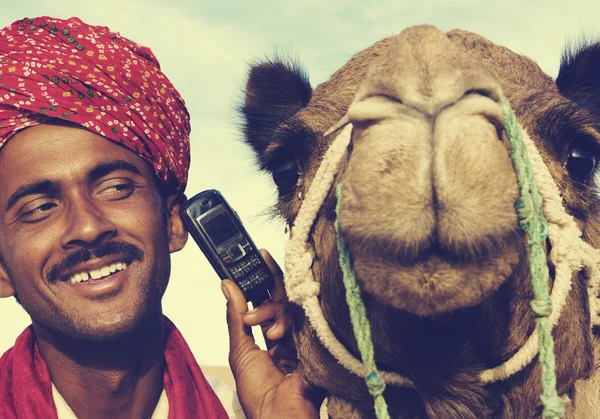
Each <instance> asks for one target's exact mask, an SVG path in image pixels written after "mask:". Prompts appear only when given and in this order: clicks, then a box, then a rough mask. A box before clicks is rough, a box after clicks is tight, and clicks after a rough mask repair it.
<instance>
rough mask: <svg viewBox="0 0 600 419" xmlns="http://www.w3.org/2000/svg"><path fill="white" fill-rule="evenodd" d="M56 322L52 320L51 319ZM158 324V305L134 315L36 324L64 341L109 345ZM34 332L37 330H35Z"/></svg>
mask: <svg viewBox="0 0 600 419" xmlns="http://www.w3.org/2000/svg"><path fill="white" fill-rule="evenodd" d="M54 320H56V319H54ZM159 322H162V309H161V307H160V305H159V306H158V307H157V308H155V309H153V310H137V311H136V312H134V313H122V314H120V315H119V314H108V315H90V316H82V317H79V318H76V319H62V320H60V321H58V322H56V321H52V322H44V321H41V322H39V321H38V322H36V321H34V322H33V323H34V325H35V324H36V323H37V324H38V325H41V326H42V327H43V329H45V330H46V332H47V333H50V334H52V335H54V336H55V337H59V339H60V337H62V338H65V340H74V341H79V342H95V343H109V342H114V341H118V340H122V339H127V338H129V337H131V336H135V335H137V334H138V333H140V332H143V330H145V329H146V328H148V327H149V328H152V329H154V330H157V324H159ZM36 329H37V328H36Z"/></svg>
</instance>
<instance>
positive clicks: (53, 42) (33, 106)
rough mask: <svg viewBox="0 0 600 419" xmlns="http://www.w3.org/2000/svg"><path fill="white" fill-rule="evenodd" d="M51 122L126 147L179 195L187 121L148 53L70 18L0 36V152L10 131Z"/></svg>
mask: <svg viewBox="0 0 600 419" xmlns="http://www.w3.org/2000/svg"><path fill="white" fill-rule="evenodd" d="M56 118H58V119H62V120H65V121H70V122H73V123H76V124H79V125H81V126H83V127H85V128H87V129H88V130H90V131H92V132H94V133H97V134H99V135H102V136H103V137H105V138H107V139H109V140H112V141H115V142H116V143H119V144H121V145H123V146H125V147H127V148H128V149H130V150H132V151H133V152H135V153H136V154H137V155H139V156H140V157H142V158H143V159H145V160H146V161H148V162H149V163H150V164H151V165H152V166H153V167H154V170H155V172H156V175H157V176H158V178H159V179H160V180H161V181H162V182H163V183H165V184H166V185H167V187H168V189H170V190H171V191H176V192H183V190H184V189H185V185H186V183H187V176H188V169H189V165H190V142H189V136H190V118H189V114H188V111H187V109H186V107H185V102H184V101H183V98H182V97H181V96H180V94H179V93H178V92H177V90H176V89H175V87H173V85H172V84H171V82H170V81H169V79H167V77H166V76H165V75H164V74H163V73H162V72H161V70H160V64H159V62H158V60H157V59H156V57H155V56H154V54H153V53H152V51H151V50H150V49H149V48H147V47H144V46H141V45H139V44H137V43H135V42H133V41H131V40H129V39H127V38H125V37H123V36H121V35H120V34H118V33H116V32H111V31H110V30H109V29H108V28H107V27H104V26H90V25H87V24H85V23H84V22H82V21H81V20H79V19H78V18H70V19H67V20H62V19H55V18H51V17H38V18H35V19H23V20H20V21H17V22H15V23H13V24H12V25H10V26H8V27H6V28H4V29H2V30H0V151H1V147H2V146H3V145H4V144H6V142H7V141H8V140H9V139H10V138H11V137H12V136H13V135H14V134H15V133H16V132H17V131H19V130H21V129H24V128H26V127H30V126H33V125H37V124H41V123H44V122H47V121H49V120H51V119H56Z"/></svg>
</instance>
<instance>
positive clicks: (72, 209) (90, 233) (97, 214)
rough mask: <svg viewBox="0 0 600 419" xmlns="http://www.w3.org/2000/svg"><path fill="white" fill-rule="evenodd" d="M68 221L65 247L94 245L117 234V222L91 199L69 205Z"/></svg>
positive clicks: (64, 239) (63, 237) (64, 236)
mask: <svg viewBox="0 0 600 419" xmlns="http://www.w3.org/2000/svg"><path fill="white" fill-rule="evenodd" d="M66 223H67V229H66V230H65V233H64V234H63V236H62V240H61V245H62V247H63V248H69V247H81V246H84V247H94V246H97V245H98V244H99V243H101V242H103V241H105V240H107V239H110V238H112V237H114V236H115V235H116V234H117V228H116V226H115V224H114V223H113V222H112V221H111V220H110V219H109V218H108V217H107V216H106V214H104V213H103V211H102V210H101V209H99V208H98V207H97V206H96V205H94V203H93V202H92V201H91V200H89V199H79V200H77V202H75V203H72V204H71V205H69V209H68V211H67V219H66Z"/></svg>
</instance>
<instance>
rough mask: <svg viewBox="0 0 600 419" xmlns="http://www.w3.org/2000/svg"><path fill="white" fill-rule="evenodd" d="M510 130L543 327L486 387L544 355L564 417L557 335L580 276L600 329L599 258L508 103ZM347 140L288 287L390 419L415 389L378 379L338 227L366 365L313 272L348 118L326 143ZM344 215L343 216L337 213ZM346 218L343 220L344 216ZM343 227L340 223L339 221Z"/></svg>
mask: <svg viewBox="0 0 600 419" xmlns="http://www.w3.org/2000/svg"><path fill="white" fill-rule="evenodd" d="M503 115H504V130H505V133H506V136H507V137H508V139H509V143H510V154H511V158H512V160H513V165H514V167H515V171H516V173H517V179H518V182H519V189H520V197H519V199H518V200H517V201H516V202H515V210H516V211H517V214H518V216H519V224H520V227H521V229H523V231H524V232H525V233H526V235H527V239H528V247H529V261H530V272H531V278H532V286H533V290H534V295H535V298H534V300H533V301H532V303H531V305H532V309H533V311H534V313H535V318H536V320H535V321H536V327H535V330H534V332H533V333H532V334H531V335H530V336H529V338H528V339H527V341H526V342H525V344H524V345H523V347H521V348H520V349H519V350H518V351H517V353H515V354H514V355H513V356H512V357H511V358H510V359H509V360H507V361H506V362H504V363H503V364H502V365H500V366H497V367H495V368H491V369H488V370H485V371H483V372H482V373H481V375H480V379H481V381H482V382H483V383H486V384H487V383H492V382H496V381H501V380H505V379H507V378H509V377H510V376H512V375H513V374H515V373H517V372H518V371H521V370H522V369H523V368H524V367H525V366H527V365H528V364H529V363H530V362H531V361H532V360H533V358H534V357H535V356H536V354H538V352H539V354H540V363H541V370H542V384H543V394H542V396H541V399H542V402H543V404H544V413H543V417H545V418H560V417H563V416H564V412H565V406H564V403H563V401H562V399H561V398H560V397H559V396H558V395H557V393H556V375H555V364H554V350H553V346H554V342H553V338H552V328H553V327H554V326H555V325H556V324H557V323H558V320H559V318H560V314H561V312H562V310H563V308H564V306H565V303H566V301H567V297H568V294H569V291H570V290H571V286H572V283H571V282H572V277H573V274H574V273H576V272H579V271H582V270H583V271H584V274H585V275H586V276H587V278H588V288H589V289H588V292H589V296H590V311H591V315H592V324H591V325H590V327H591V326H593V325H594V324H600V303H599V301H598V299H597V298H596V297H597V295H598V291H599V290H600V285H599V284H600V276H599V275H598V272H597V269H596V266H597V261H598V260H599V257H598V256H599V254H598V252H597V251H596V250H595V249H593V248H592V247H591V246H590V245H589V244H587V243H585V242H584V241H583V240H582V238H581V231H580V230H579V228H578V227H577V225H576V223H575V221H574V220H573V218H572V217H571V216H570V215H569V214H567V212H566V211H565V208H564V207H563V204H562V198H561V195H560V191H559V189H558V187H557V185H556V183H555V182H554V179H553V178H552V176H551V175H550V172H549V171H548V168H547V167H546V165H545V164H544V162H543V160H542V158H541V156H540V154H539V153H538V151H537V149H536V147H535V145H534V144H533V141H532V140H531V139H530V138H529V136H528V135H527V133H526V132H525V131H524V130H523V129H522V128H521V127H520V126H519V124H518V122H517V120H516V117H515V115H514V113H513V112H512V110H511V109H510V106H509V104H508V101H506V100H505V101H504V107H503ZM334 132H339V133H338V135H337V136H336V137H335V138H334V140H333V141H332V143H331V145H330V146H329V149H328V150H327V151H326V153H325V155H324V157H323V160H322V162H321V166H320V167H319V169H318V170H317V173H316V175H315V177H314V179H313V182H312V184H311V186H310V188H309V190H308V192H307V194H306V196H305V198H304V200H303V202H302V205H301V207H300V210H299V211H298V215H297V217H296V220H295V222H294V226H293V228H292V231H291V235H290V240H289V241H288V243H287V245H286V254H285V270H286V273H285V287H286V293H287V295H288V298H289V299H290V301H293V302H294V303H296V304H298V305H299V306H301V307H302V308H303V309H304V311H305V314H306V316H307V317H308V319H309V321H310V325H311V327H312V328H313V329H314V330H315V332H316V334H317V336H318V338H319V340H320V341H321V343H322V344H323V345H324V346H325V347H326V348H327V350H329V352H330V353H331V354H332V355H333V356H334V357H335V358H336V359H337V361H338V362H339V363H340V364H341V365H342V366H343V367H344V368H345V369H347V370H348V371H351V372H352V373H354V374H356V375H358V376H360V377H363V378H364V379H365V380H366V383H367V387H368V389H369V392H370V393H371V394H372V395H373V397H374V402H375V411H376V414H377V417H378V418H379V419H383V418H388V417H389V415H388V412H387V406H386V403H385V400H384V398H383V391H384V389H385V385H386V384H389V385H394V386H399V387H406V388H415V384H414V383H413V382H412V381H411V380H410V379H408V378H406V377H403V376H401V375H400V374H397V373H395V372H390V371H378V370H377V368H376V365H375V360H374V356H373V344H372V341H371V331H370V325H369V321H368V319H367V317H366V310H365V307H364V304H363V302H362V298H361V290H360V287H359V285H358V283H357V281H356V277H355V275H354V271H353V268H352V262H351V256H350V254H349V252H348V250H347V248H346V246H345V243H344V240H343V237H342V235H341V232H340V231H339V225H338V221H337V220H336V233H337V242H338V251H339V253H340V266H341V269H342V272H343V278H344V286H345V287H346V299H347V302H348V305H349V309H350V316H351V322H352V325H353V329H354V333H355V337H356V340H357V342H358V345H359V351H360V353H361V358H362V360H358V359H357V358H355V357H354V356H353V355H352V354H351V353H350V352H349V351H348V350H347V349H346V347H344V346H343V345H342V344H341V343H340V342H339V340H338V339H337V338H336V337H335V335H334V333H333V331H332V330H331V328H330V326H329V324H328V323H327V321H326V319H325V316H324V315H323V311H322V309H321V306H320V304H319V299H318V295H319V292H320V288H319V283H318V282H317V281H316V280H315V278H314V275H313V272H312V264H313V260H314V254H313V252H312V250H311V247H310V245H309V244H308V239H309V235H310V234H311V230H312V226H313V224H314V222H315V219H316V216H317V213H318V212H319V210H320V208H321V206H322V205H323V202H324V200H325V198H326V196H327V195H328V194H329V192H330V190H331V188H332V184H333V181H334V178H335V175H336V173H337V172H338V170H339V169H340V166H341V163H342V161H343V160H344V159H345V157H346V154H347V149H348V145H349V144H350V140H351V137H352V124H351V123H350V122H349V120H348V118H347V116H346V117H344V118H343V119H342V120H341V121H340V122H339V123H338V124H336V125H334V126H333V127H332V128H331V129H330V130H329V131H328V132H327V133H326V134H325V135H328V134H330V133H334ZM340 186H341V185H337V198H338V210H339V203H340V201H341V187H340ZM336 214H337V210H336ZM338 215H339V214H338ZM338 219H339V216H338ZM546 238H548V239H549V240H550V243H551V245H552V250H551V252H550V260H551V261H552V263H553V265H554V267H555V280H554V285H553V287H552V293H551V294H549V292H548V289H549V285H548V280H549V277H548V264H547V260H546V253H545V251H544V247H543V244H544V241H545V240H546Z"/></svg>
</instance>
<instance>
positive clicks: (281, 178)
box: [272, 159, 300, 194]
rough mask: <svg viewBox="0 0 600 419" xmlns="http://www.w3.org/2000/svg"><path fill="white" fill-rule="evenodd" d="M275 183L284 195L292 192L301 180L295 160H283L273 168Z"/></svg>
mask: <svg viewBox="0 0 600 419" xmlns="http://www.w3.org/2000/svg"><path fill="white" fill-rule="evenodd" d="M272 173H273V181H274V182H275V184H276V185H277V187H278V188H279V192H280V193H282V194H285V193H288V192H290V190H291V189H292V188H293V187H294V186H296V183H298V179H299V178H300V171H299V170H298V163H297V162H296V160H295V159H281V160H280V161H279V162H278V163H277V164H276V165H274V167H273V172H272Z"/></svg>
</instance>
